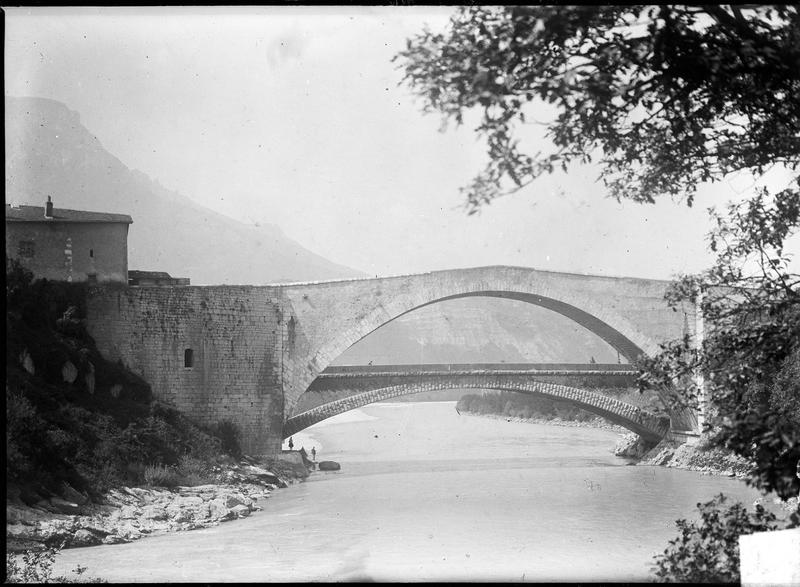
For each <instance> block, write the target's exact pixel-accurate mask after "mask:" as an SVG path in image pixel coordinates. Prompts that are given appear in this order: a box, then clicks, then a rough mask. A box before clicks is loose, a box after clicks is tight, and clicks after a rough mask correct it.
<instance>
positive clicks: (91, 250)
mask: <svg viewBox="0 0 800 587" xmlns="http://www.w3.org/2000/svg"><path fill="white" fill-rule="evenodd" d="M89 256H90V257H92V258H94V249H89Z"/></svg>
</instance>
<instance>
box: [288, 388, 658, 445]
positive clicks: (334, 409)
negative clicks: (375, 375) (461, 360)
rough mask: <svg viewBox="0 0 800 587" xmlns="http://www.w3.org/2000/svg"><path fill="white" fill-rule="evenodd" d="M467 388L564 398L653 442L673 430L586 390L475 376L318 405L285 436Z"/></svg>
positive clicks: (371, 392)
mask: <svg viewBox="0 0 800 587" xmlns="http://www.w3.org/2000/svg"><path fill="white" fill-rule="evenodd" d="M465 388H467V389H479V390H485V389H492V390H496V391H513V392H517V393H524V394H533V395H539V396H542V397H547V398H550V399H554V400H558V401H564V402H567V403H570V404H572V405H575V406H578V407H580V408H583V409H585V410H587V411H589V412H592V413H593V414H596V415H598V416H601V417H603V418H605V419H606V420H608V421H610V422H613V423H614V424H619V425H620V426H623V427H625V428H627V429H628V430H630V431H631V432H635V433H636V434H638V435H639V436H641V437H642V438H644V439H645V440H647V441H649V442H652V443H657V442H658V441H660V440H661V439H662V438H663V437H664V436H665V435H666V434H667V432H669V429H670V423H669V420H668V419H667V418H666V417H659V416H656V415H653V414H651V413H649V412H646V411H644V410H642V409H641V408H638V407H637V406H634V405H631V404H628V403H626V402H622V401H620V400H617V399H615V398H612V397H608V396H605V395H602V394H599V393H594V392H591V391H587V390H584V389H578V388H574V387H569V386H566V385H559V384H555V383H547V382H541V381H532V380H519V379H517V380H507V381H497V380H495V381H489V380H481V379H475V380H474V381H471V382H469V381H463V380H446V379H445V380H438V381H429V382H425V383H413V384H409V385H393V386H389V387H381V388H377V389H372V390H369V391H365V392H362V393H357V394H354V395H351V396H349V397H346V398H343V399H339V400H335V401H332V402H329V403H327V404H323V405H321V406H317V407H315V408H312V409H310V410H307V411H305V412H302V413H300V414H297V415H296V416H293V417H292V418H289V419H288V420H287V421H286V423H285V424H284V428H283V437H284V438H288V437H289V436H292V435H293V434H296V433H297V432H299V431H301V430H304V429H306V428H308V427H309V426H313V425H314V424H317V423H319V422H322V421H323V420H327V419H328V418H332V417H333V416H336V415H338V414H341V413H344V412H347V411H350V410H354V409H356V408H360V407H363V406H365V405H368V404H372V403H375V402H379V401H383V400H386V399H391V398H395V397H401V396H405V395H412V394H415V393H421V392H425V391H443V390H447V389H465Z"/></svg>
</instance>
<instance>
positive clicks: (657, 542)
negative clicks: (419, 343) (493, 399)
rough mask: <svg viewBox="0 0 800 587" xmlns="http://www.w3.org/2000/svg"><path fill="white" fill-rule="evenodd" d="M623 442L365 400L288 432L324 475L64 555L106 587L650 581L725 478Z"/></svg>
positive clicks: (442, 408) (731, 486)
mask: <svg viewBox="0 0 800 587" xmlns="http://www.w3.org/2000/svg"><path fill="white" fill-rule="evenodd" d="M618 437H619V435H618V434H617V433H615V432H612V431H609V430H602V429H593V428H570V427H559V426H548V425H543V424H528V423H522V422H507V421H505V420H502V419H491V418H482V417H479V416H471V415H465V414H461V415H459V414H458V413H457V412H456V411H455V402H426V403H396V404H375V405H371V406H367V407H364V408H362V409H360V410H355V411H353V412H348V413H346V414H342V415H340V416H337V417H336V418H331V419H330V420H327V421H325V422H321V423H320V424H317V425H316V426H313V427H312V428H309V429H308V430H306V431H305V432H304V433H301V434H298V435H296V436H295V437H294V442H295V445H296V448H299V447H300V446H304V447H305V449H306V450H307V451H309V452H310V450H311V448H312V446H313V447H315V448H316V450H317V459H318V460H335V461H338V462H339V463H341V465H342V468H341V470H340V471H336V472H315V473H314V474H312V476H311V477H310V478H309V479H308V480H307V481H306V482H304V483H300V484H296V485H293V486H291V487H289V488H287V489H282V490H278V491H274V492H273V493H272V497H271V498H270V499H268V500H265V501H263V502H262V504H261V505H262V506H263V507H264V511H262V512H258V513H256V514H254V515H253V516H252V517H250V518H246V519H243V520H238V521H235V522H228V523H224V524H222V525H220V526H217V527H214V528H207V529H202V530H195V531H192V532H182V533H176V534H171V535H165V536H157V537H152V538H146V539H143V540H140V541H137V542H134V543H130V544H120V545H111V546H96V547H91V548H81V549H71V550H67V551H63V552H62V553H61V554H60V555H59V559H58V561H57V570H58V571H59V572H64V571H67V570H69V569H72V568H74V567H75V566H76V565H77V564H78V563H80V564H81V565H83V566H87V567H89V570H88V571H87V574H88V575H93V576H100V577H103V578H106V579H108V580H110V581H114V582H116V581H134V582H136V581H148V582H170V581H192V582H226V581H351V580H378V581H399V580H405V581H432V580H460V581H478V580H492V581H646V580H648V579H649V577H650V565H651V563H652V557H653V555H654V554H656V553H659V552H661V551H663V549H664V548H665V547H666V545H667V542H668V541H669V540H670V539H672V538H675V537H676V536H677V529H676V528H675V520H676V519H677V518H694V517H695V512H696V510H695V505H696V504H697V503H698V502H700V501H707V500H709V499H711V498H712V497H713V496H714V495H715V494H717V493H719V492H724V493H725V494H727V495H729V496H730V497H732V498H735V499H738V500H741V501H743V502H744V503H745V504H747V505H748V506H750V505H751V504H752V503H753V501H754V500H755V499H756V498H758V497H759V493H758V492H757V491H756V490H754V489H751V488H749V487H747V486H746V485H745V484H744V483H743V482H741V481H738V480H735V479H729V478H726V477H714V476H706V475H701V474H699V473H695V472H690V471H681V470H674V469H665V468H658V467H645V466H627V462H626V461H625V459H622V458H619V457H615V456H614V455H613V453H612V450H613V448H614V444H615V442H616V440H617V439H618Z"/></svg>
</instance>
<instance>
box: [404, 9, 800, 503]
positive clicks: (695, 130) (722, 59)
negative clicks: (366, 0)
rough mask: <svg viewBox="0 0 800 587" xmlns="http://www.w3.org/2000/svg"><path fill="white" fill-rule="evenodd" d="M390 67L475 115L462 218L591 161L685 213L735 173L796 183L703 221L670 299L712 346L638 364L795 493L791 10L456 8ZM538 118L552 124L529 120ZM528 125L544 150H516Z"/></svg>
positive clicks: (796, 149) (760, 478)
mask: <svg viewBox="0 0 800 587" xmlns="http://www.w3.org/2000/svg"><path fill="white" fill-rule="evenodd" d="M395 60H397V61H399V67H400V68H401V70H402V71H403V82H404V83H406V84H407V85H408V86H409V87H410V88H411V90H412V91H413V92H414V93H415V94H416V95H417V96H418V97H419V98H421V100H422V102H423V110H424V111H425V112H438V113H439V114H441V115H442V117H443V122H444V123H445V125H446V124H447V123H448V122H455V123H456V124H459V125H460V124H463V122H464V120H465V115H466V114H467V112H471V111H475V112H477V113H478V114H479V115H480V123H479V125H478V127H477V129H476V131H477V133H478V134H479V135H480V136H481V137H483V138H485V140H486V144H487V147H488V162H487V164H486V167H485V168H484V170H483V171H482V172H481V173H480V174H479V175H478V176H476V177H475V178H474V179H473V181H472V183H471V184H469V185H468V186H466V187H465V188H463V192H464V193H465V195H466V204H467V208H468V210H469V212H470V213H474V212H475V211H477V210H478V209H479V208H480V207H481V206H483V205H485V204H487V203H489V202H491V201H492V200H493V199H494V198H496V197H498V196H500V195H503V194H508V193H513V192H515V191H518V190H520V189H521V188H523V187H525V186H526V185H528V184H529V183H530V182H532V181H533V180H535V179H536V178H537V177H540V176H541V175H543V174H545V173H550V172H553V171H554V170H555V169H557V168H559V167H560V168H562V169H564V170H565V171H566V169H567V168H568V166H569V165H570V164H572V163H590V162H593V161H594V162H596V163H598V165H599V168H600V178H601V179H602V181H603V183H604V184H605V186H606V187H607V189H608V192H609V194H610V195H611V196H612V197H615V198H617V199H619V200H621V199H630V200H633V201H637V202H654V201H655V200H656V199H657V198H662V197H665V196H666V197H671V198H673V199H675V200H683V201H685V202H686V203H687V204H688V205H691V204H692V202H693V200H694V196H695V194H696V192H697V189H698V186H699V185H700V184H702V183H708V182H713V181H719V180H721V179H723V178H724V177H726V176H727V175H729V174H731V173H734V172H746V173H747V174H750V175H760V174H762V173H764V172H765V171H766V170H768V169H769V168H770V167H772V166H778V167H780V168H783V169H785V170H789V171H790V172H792V173H793V174H795V175H794V177H795V179H794V180H793V181H792V182H791V183H790V184H789V185H787V186H785V187H784V188H783V189H778V190H777V191H775V190H772V191H769V190H766V189H760V190H755V191H754V192H753V193H752V194H748V197H749V199H747V200H745V201H743V202H740V203H739V204H731V205H729V206H728V209H727V210H726V211H724V212H722V213H720V212H717V211H712V217H713V219H714V220H715V221H716V226H715V228H714V230H713V231H712V233H711V235H710V240H709V246H710V248H711V250H712V251H714V252H716V254H717V259H716V262H715V264H714V265H713V267H712V268H711V269H709V270H708V271H707V272H705V273H703V274H701V275H697V276H687V277H684V278H682V279H681V280H679V281H678V283H677V284H676V285H675V286H674V287H673V289H672V291H671V293H670V294H669V301H670V302H671V303H674V304H678V303H680V302H681V301H687V300H688V301H692V302H694V301H699V303H700V306H701V308H702V311H703V313H704V316H705V320H706V326H707V330H708V336H707V338H706V340H705V342H704V343H703V345H702V348H699V349H695V348H693V344H692V341H691V340H690V339H689V338H688V337H687V338H685V339H683V340H678V341H674V342H672V343H670V344H667V345H664V347H663V349H662V352H661V354H660V355H659V356H658V357H656V358H651V359H645V360H644V361H643V362H642V365H641V366H642V369H643V376H642V382H641V383H642V387H643V388H658V389H659V390H660V391H661V393H662V396H664V397H669V396H670V395H671V400H670V403H671V407H672V409H673V410H679V409H685V408H691V407H697V406H698V403H699V402H700V401H703V402H704V403H706V404H708V405H709V406H710V407H711V409H712V413H711V417H710V419H709V421H708V422H707V424H709V425H710V427H711V428H712V429H713V433H714V437H715V440H716V442H717V443H718V444H720V445H723V446H725V447H727V448H729V449H731V450H733V451H734V452H736V453H737V454H739V455H741V456H744V457H746V458H749V459H751V460H753V461H754V462H755V463H756V467H755V474H754V476H753V477H752V479H751V481H752V482H753V483H754V484H755V485H756V486H758V487H759V488H761V489H763V490H775V491H777V492H778V493H779V494H780V495H781V496H783V497H787V496H790V495H796V494H797V492H798V489H800V487H799V486H798V480H797V478H796V477H795V475H794V470H795V467H796V463H797V462H798V460H800V436H799V435H800V425H798V422H800V415H799V414H800V412H799V411H798V400H797V398H798V395H800V391H798V385H799V384H798V380H797V378H796V377H794V376H793V374H794V373H796V372H797V363H798V359H799V358H800V357H799V356H798V351H797V348H798V345H800V310H798V303H799V302H798V285H799V284H800V279H799V278H798V276H797V275H793V274H792V273H791V272H790V270H789V257H788V255H787V254H786V253H785V252H784V243H785V242H786V241H787V239H789V238H790V237H792V236H793V235H796V234H797V231H798V224H799V223H800V177H798V176H797V175H796V173H795V172H796V171H797V169H798V166H800V133H798V129H799V128H800V67H798V63H800V11H798V8H797V7H796V6H762V5H746V6H744V5H729V6H721V5H718V6H715V5H702V6H681V5H661V6H653V5H647V6H641V5H632V6H465V7H461V8H459V9H458V10H457V12H456V14H455V15H454V16H453V17H452V18H451V20H450V23H449V27H448V28H447V30H446V31H444V32H441V33H434V32H431V31H430V30H425V31H423V32H422V33H421V34H419V35H417V36H415V37H414V38H412V39H410V40H409V41H408V44H407V47H406V50H404V51H401V52H400V53H399V54H398V55H396V56H395ZM537 108H538V109H539V110H542V109H544V110H546V111H547V110H553V111H555V113H556V114H555V116H554V118H553V119H552V120H551V121H549V122H544V123H538V122H536V121H534V120H532V118H531V117H532V113H533V112H534V111H535V109H537ZM531 122H534V123H536V124H540V125H541V126H542V127H543V128H544V130H545V137H546V138H548V139H549V140H550V141H551V143H552V149H551V150H550V152H548V153H536V154H533V155H530V154H527V153H525V152H524V149H523V148H522V146H521V145H520V139H519V130H520V128H521V127H522V126H523V125H526V124H529V123H531ZM698 375H701V376H702V381H703V382H704V384H705V385H704V386H703V385H699V383H700V382H701V379H700V378H699V377H698ZM676 384H677V385H676ZM703 387H705V393H706V396H704V397H702V398H701V397H699V396H700V393H699V392H700V391H701V389H702V388H703Z"/></svg>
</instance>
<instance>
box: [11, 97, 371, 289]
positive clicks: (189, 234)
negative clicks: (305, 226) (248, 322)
mask: <svg viewBox="0 0 800 587" xmlns="http://www.w3.org/2000/svg"><path fill="white" fill-rule="evenodd" d="M5 107H6V186H5V187H6V202H15V203H18V204H31V205H42V204H44V202H45V200H46V199H47V196H48V195H49V196H51V197H52V198H53V202H54V204H55V206H56V208H72V209H80V210H93V211H100V212H113V213H120V214H130V215H131V216H132V217H133V222H134V223H133V225H132V226H131V229H130V233H129V238H128V254H129V267H130V268H131V269H142V270H151V271H167V272H169V273H170V274H171V275H173V276H178V277H189V278H191V280H192V283H193V284H198V285H200V284H225V283H227V284H266V283H279V282H287V281H306V280H309V281H310V280H324V279H335V278H341V277H356V276H359V275H363V274H362V273H361V272H359V271H356V270H354V269H350V268H348V267H344V266H341V265H337V264H335V263H332V262H330V261H328V260H327V259H325V258H323V257H321V256H319V255H316V254H315V253H312V252H311V251H309V250H307V249H305V248H303V247H302V246H301V245H300V244H298V243H297V242H295V241H293V240H291V239H290V238H288V237H287V236H286V235H284V234H283V232H282V231H281V229H280V228H279V227H277V226H275V225H266V226H258V227H257V226H254V225H248V224H245V223H242V222H238V221H236V220H233V219H231V218H228V217H226V216H223V215H221V214H218V213H216V212H213V211H212V210H209V209H208V208H204V207H202V206H200V205H198V204H196V203H194V202H193V201H192V200H190V199H189V198H187V197H186V196H183V195H181V194H179V193H177V192H174V191H170V190H167V189H165V188H164V187H163V186H161V185H160V184H159V183H158V182H157V181H154V180H153V179H151V178H149V177H148V176H147V175H145V174H144V173H141V172H139V171H135V170H131V169H129V168H128V167H126V166H125V165H124V164H123V163H122V162H121V161H120V160H119V159H117V158H116V157H114V156H113V155H112V154H111V153H109V152H108V151H106V150H105V149H104V148H103V146H102V145H101V144H100V142H99V141H98V140H97V138H96V137H94V136H93V135H92V134H91V132H90V131H89V130H87V129H86V128H85V127H84V126H83V125H82V124H81V122H80V116H79V115H78V113H76V112H73V111H71V110H69V109H68V108H67V107H66V106H65V105H64V104H62V103H60V102H57V101H55V100H48V99H44V98H11V97H6V99H5Z"/></svg>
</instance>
